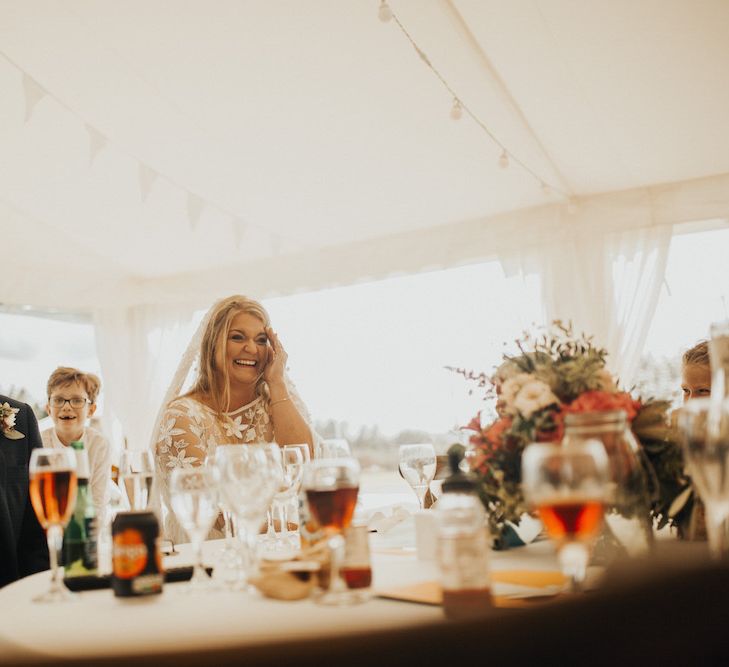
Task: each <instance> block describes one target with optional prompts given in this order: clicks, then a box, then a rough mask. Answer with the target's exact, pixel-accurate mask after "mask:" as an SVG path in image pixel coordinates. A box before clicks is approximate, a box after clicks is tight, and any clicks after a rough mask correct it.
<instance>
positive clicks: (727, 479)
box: [678, 387, 729, 559]
mask: <svg viewBox="0 0 729 667" xmlns="http://www.w3.org/2000/svg"><path fill="white" fill-rule="evenodd" d="M712 388H713V387H712ZM678 426H679V432H680V434H681V439H682V444H683V450H684V453H685V456H686V467H687V470H688V473H689V474H690V475H691V480H692V482H693V484H694V486H695V487H696V490H697V492H698V494H699V495H700V496H701V500H703V501H704V505H705V506H706V529H707V532H708V536H709V547H710V549H711V553H712V556H713V557H714V558H717V559H719V558H722V557H724V556H726V555H727V554H729V534H727V530H726V529H725V527H724V523H725V521H726V520H727V518H729V400H726V399H725V400H724V401H722V402H721V403H720V404H718V405H717V406H714V405H712V399H710V398H695V399H692V400H691V401H688V402H687V403H686V405H685V406H683V407H682V408H681V409H680V410H679V411H678Z"/></svg>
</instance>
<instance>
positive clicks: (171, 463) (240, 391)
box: [153, 295, 313, 542]
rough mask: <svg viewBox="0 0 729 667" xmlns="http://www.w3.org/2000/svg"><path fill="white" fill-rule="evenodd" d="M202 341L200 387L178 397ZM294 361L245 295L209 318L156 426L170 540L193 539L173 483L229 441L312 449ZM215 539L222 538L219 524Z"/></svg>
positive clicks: (220, 305) (229, 300)
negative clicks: (293, 376)
mask: <svg viewBox="0 0 729 667" xmlns="http://www.w3.org/2000/svg"><path fill="white" fill-rule="evenodd" d="M200 336H202V341H201V342H200V343H199V345H200V350H199V359H198V368H197V377H196V379H195V383H194V385H193V386H192V388H191V389H190V391H188V392H187V393H185V394H183V395H181V396H177V394H178V393H179V391H180V389H181V387H182V384H183V382H184V380H185V378H186V376H187V373H188V371H189V368H190V365H191V362H192V357H193V355H194V353H195V351H196V348H197V345H198V340H199V339H200ZM287 358H288V355H287V354H286V351H285V350H284V348H283V346H282V345H281V341H280V340H279V338H278V336H277V335H276V333H275V332H274V331H273V329H271V322H270V318H269V316H268V313H267V312H266V310H265V309H264V308H263V306H262V305H261V304H260V303H258V302H257V301H254V300H253V299H249V298H248V297H245V296H240V295H235V296H230V297H228V298H226V299H222V300H221V301H218V302H217V303H216V304H214V305H213V307H212V308H211V309H210V311H209V312H208V314H207V315H206V316H205V318H204V319H203V321H202V323H201V324H200V327H199V329H198V332H197V333H196V335H195V336H194V337H193V339H192V341H191V342H190V346H189V348H188V351H187V352H186V354H185V356H184V357H183V361H182V363H181V364H180V367H179V368H178V371H177V373H176V375H175V379H174V380H173V382H172V386H171V387H170V389H169V391H168V392H167V396H166V397H165V400H164V403H163V408H162V411H161V414H160V416H159V417H158V420H157V426H156V428H155V436H154V442H153V448H154V451H155V457H156V462H157V473H158V479H159V482H160V491H161V495H162V501H163V503H164V505H165V506H166V510H167V513H166V514H167V515H166V519H165V533H166V536H167V537H168V538H170V539H172V540H174V541H175V542H183V541H186V540H185V532H184V531H183V530H182V527H181V526H180V525H179V523H178V522H177V520H176V519H175V515H174V512H172V510H171V503H170V495H169V478H170V475H171V473H172V471H173V470H174V469H175V468H178V467H183V468H190V467H192V466H197V465H201V464H202V463H203V462H204V461H205V459H206V458H207V457H208V456H211V455H212V454H213V453H214V451H215V447H216V445H218V444H222V443H224V444H240V445H245V444H250V443H256V442H264V441H265V442H270V441H274V440H275V442H277V443H278V444H279V445H287V444H294V443H307V444H308V445H309V448H310V449H312V448H313V432H312V429H311V428H310V426H309V424H308V421H307V415H306V410H305V408H304V406H303V404H302V403H301V401H300V399H299V397H298V394H297V393H296V391H295V389H294V388H293V385H292V384H291V383H290V382H289V380H288V378H287V376H286V372H285V371H286V360H287ZM175 396H177V397H176V398H174V397H175ZM171 399H172V400H171ZM209 537H222V532H221V531H220V530H219V528H218V527H217V525H216V528H214V529H213V530H212V532H211V533H210V535H209Z"/></svg>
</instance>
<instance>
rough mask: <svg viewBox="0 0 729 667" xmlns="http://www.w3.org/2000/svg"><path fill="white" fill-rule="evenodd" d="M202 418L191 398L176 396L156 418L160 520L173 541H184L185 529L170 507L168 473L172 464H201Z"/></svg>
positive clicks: (204, 447) (203, 454)
mask: <svg viewBox="0 0 729 667" xmlns="http://www.w3.org/2000/svg"><path fill="white" fill-rule="evenodd" d="M203 431H204V428H203V422H202V417H201V414H200V413H199V411H197V410H196V408H195V403H194V401H190V400H186V399H180V400H175V401H173V402H172V403H170V404H169V405H168V406H167V409H166V410H165V411H164V412H163V413H162V415H161V417H160V420H159V430H158V432H157V437H156V444H155V448H154V453H155V460H156V467H157V491H158V495H157V501H158V502H159V501H161V502H162V507H160V508H158V509H159V510H160V514H161V517H162V520H163V526H164V533H165V536H166V537H167V538H169V539H171V540H173V541H174V542H175V543H179V542H185V541H187V536H186V533H185V531H184V530H183V529H182V527H181V526H180V525H179V523H178V521H177V519H176V518H175V515H174V512H173V511H172V504H171V499H170V486H169V482H170V475H171V474H172V471H173V470H175V468H192V467H193V466H199V465H202V463H203V462H204V461H205V457H206V456H207V448H208V447H207V442H206V438H205V437H204V435H203Z"/></svg>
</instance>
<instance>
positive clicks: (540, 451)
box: [521, 440, 610, 593]
mask: <svg viewBox="0 0 729 667" xmlns="http://www.w3.org/2000/svg"><path fill="white" fill-rule="evenodd" d="M521 467H522V487H523V490H524V496H525V498H526V500H527V502H529V503H530V504H531V506H532V507H534V508H535V509H536V510H537V512H538V513H539V517H540V518H541V520H542V523H544V527H545V528H546V529H547V533H548V534H549V537H550V538H551V539H552V540H553V541H554V542H556V545H557V554H558V557H559V562H560V566H561V568H562V572H563V574H564V575H565V576H567V577H568V578H569V581H570V590H571V591H572V592H573V593H576V592H579V591H580V590H582V585H583V582H584V580H585V571H586V569H587V561H588V559H589V556H590V547H591V545H592V544H593V543H594V541H595V540H596V539H597V536H598V534H599V533H600V529H601V527H602V520H603V515H604V505H605V500H606V495H607V490H608V484H609V481H610V466H609V461H608V456H607V453H606V452H605V447H604V446H603V444H602V443H601V442H600V441H599V440H584V441H582V442H580V443H575V444H574V445H571V446H570V447H561V446H560V445H551V444H541V443H536V444H532V445H529V446H528V447H527V448H526V449H525V450H524V453H523V455H522V461H521Z"/></svg>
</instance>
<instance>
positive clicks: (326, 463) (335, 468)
mask: <svg viewBox="0 0 729 667" xmlns="http://www.w3.org/2000/svg"><path fill="white" fill-rule="evenodd" d="M303 488H304V490H305V491H306V499H307V500H308V502H309V508H310V509H311V513H312V514H313V515H314V518H315V519H316V521H317V522H318V524H319V525H320V526H321V528H322V529H323V530H324V532H325V533H326V534H327V536H328V546H329V549H330V552H331V570H330V575H329V589H328V590H327V591H325V592H324V593H323V594H322V595H320V596H319V597H318V598H317V602H319V603H321V604H331V605H345V604H354V603H357V602H360V601H361V598H360V597H359V596H357V595H354V594H353V593H352V591H350V590H348V589H347V587H346V585H345V584H344V581H342V578H341V577H340V569H341V563H342V558H343V555H344V545H345V541H344V537H343V536H342V533H343V531H344V530H346V529H347V528H348V527H349V524H350V523H351V521H352V515H353V514H354V507H355V505H356V503H357V493H358V492H359V464H358V463H357V461H356V459H352V458H338V459H315V460H314V461H312V462H311V463H309V464H308V465H307V466H305V468H304V478H303Z"/></svg>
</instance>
